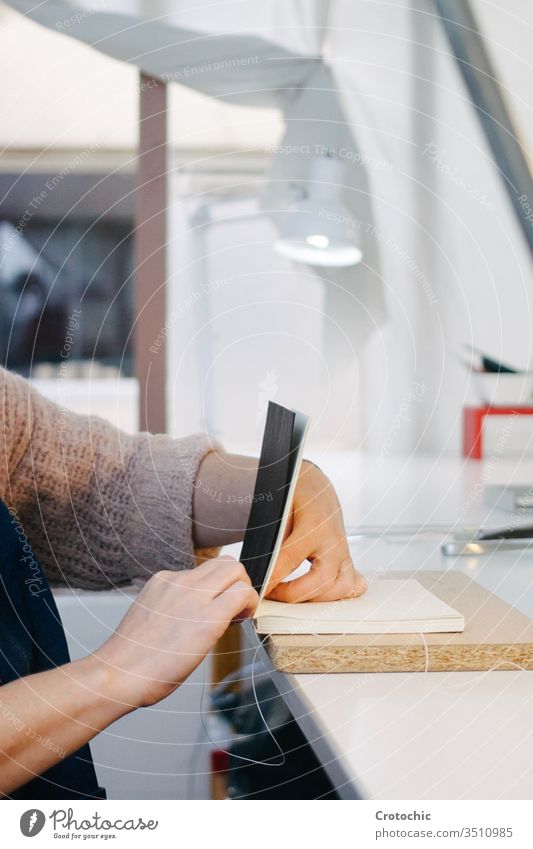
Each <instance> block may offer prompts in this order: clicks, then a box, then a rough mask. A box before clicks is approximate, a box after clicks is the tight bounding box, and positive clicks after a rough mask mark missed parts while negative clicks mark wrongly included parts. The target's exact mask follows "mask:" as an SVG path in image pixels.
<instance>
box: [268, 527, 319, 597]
mask: <svg viewBox="0 0 533 849" xmlns="http://www.w3.org/2000/svg"><path fill="white" fill-rule="evenodd" d="M308 555H309V546H308V545H307V546H306V544H305V538H304V537H301V536H300V537H298V536H297V535H296V534H294V533H293V534H290V535H289V536H288V537H287V539H286V540H285V542H284V543H283V545H282V546H281V549H280V552H279V554H278V557H277V560H276V565H275V566H274V571H273V573H272V576H271V578H270V581H269V583H268V588H267V593H268V592H270V591H271V590H273V589H274V587H276V586H277V585H278V584H279V582H280V581H282V580H283V579H284V578H286V577H287V576H288V575H290V574H292V572H294V570H295V569H297V568H298V566H300V564H301V563H303V561H304V560H306V559H307V557H308Z"/></svg>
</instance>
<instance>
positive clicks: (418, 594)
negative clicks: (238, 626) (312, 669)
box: [255, 578, 465, 634]
mask: <svg viewBox="0 0 533 849" xmlns="http://www.w3.org/2000/svg"><path fill="white" fill-rule="evenodd" d="M255 619H256V626H257V631H258V633H259V634H387V633H389V634H410V633H418V634H431V633H435V632H439V631H442V632H448V631H463V630H464V627H465V622H464V617H463V616H462V614H460V613H458V612H457V611H456V610H454V609H453V608H452V607H450V606H449V605H447V604H446V603H445V602H444V601H441V599H440V598H437V596H436V595H433V593H432V592H430V591H429V590H427V589H426V588H425V587H423V586H422V584H420V583H419V582H418V581H416V580H414V579H412V578H408V579H402V580H397V579H394V578H377V579H376V580H374V581H370V582H369V587H368V590H367V591H366V593H365V594H364V595H362V596H360V597H359V598H351V599H344V600H341V601H330V602H321V601H319V602H313V601H311V602H302V603H301V604H284V603H282V602H279V601H269V600H268V599H263V600H262V601H261V602H260V604H259V606H258V608H257V610H256V612H255Z"/></svg>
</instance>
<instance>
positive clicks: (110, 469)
mask: <svg viewBox="0 0 533 849" xmlns="http://www.w3.org/2000/svg"><path fill="white" fill-rule="evenodd" d="M0 403H1V408H0V498H2V499H3V501H5V502H6V503H7V505H8V506H9V507H10V508H11V511H12V514H13V516H14V517H16V519H17V520H18V521H19V522H20V523H21V525H22V527H23V528H24V533H25V534H26V536H27V538H28V540H29V542H30V544H31V546H32V548H33V551H34V552H35V554H36V555H37V557H38V558H39V559H40V561H41V563H42V565H43V567H44V569H45V570H46V572H47V575H48V578H49V579H50V580H51V581H53V582H59V583H67V584H70V585H72V586H76V587H84V588H87V589H102V588H108V587H111V586H114V585H117V584H123V583H126V582H129V581H130V580H131V579H133V578H148V577H150V575H151V574H152V573H153V572H156V571H158V570H159V569H183V568H188V567H191V566H193V565H194V563H195V552H194V548H193V533H192V496H193V488H194V482H195V478H196V474H197V471H198V467H199V465H200V462H201V460H202V458H203V456H204V455H205V454H206V453H207V452H208V451H209V450H211V449H212V448H213V447H214V446H213V444H212V443H211V441H210V440H209V438H208V437H206V436H203V435H195V436H190V437H187V438H184V439H171V438H170V437H168V436H162V435H157V436H156V435H151V434H148V433H141V434H138V435H134V436H132V435H129V434H126V433H123V432H122V431H120V430H117V429H116V428H115V427H113V426H112V425H110V424H108V423H107V422H106V421H104V420H102V419H100V418H97V417H87V416H80V415H76V414H74V413H70V412H68V411H66V410H64V409H63V408H62V407H59V406H57V405H56V404H53V403H52V402H51V401H48V400H47V399H45V398H43V397H42V395H40V394H39V393H38V392H37V391H36V390H35V389H34V388H33V387H31V385H30V384H29V383H28V381H25V380H24V379H23V378H20V377H18V376H15V375H13V374H11V373H9V372H6V371H5V370H4V369H1V368H0Z"/></svg>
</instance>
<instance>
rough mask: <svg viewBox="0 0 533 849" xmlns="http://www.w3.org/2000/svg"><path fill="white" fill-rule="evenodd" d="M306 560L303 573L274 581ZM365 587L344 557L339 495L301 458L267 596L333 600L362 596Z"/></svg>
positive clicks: (346, 551) (345, 548) (289, 599)
mask: <svg viewBox="0 0 533 849" xmlns="http://www.w3.org/2000/svg"><path fill="white" fill-rule="evenodd" d="M304 560H309V561H310V563H311V568H310V570H309V572H307V573H306V574H305V575H302V576H301V577H300V578H295V579H294V580H292V581H289V582H287V583H280V582H281V581H282V580H283V579H284V578H286V577H287V576H288V575H290V574H291V573H292V572H294V570H295V569H296V568H297V567H298V566H299V565H300V564H301V563H303V561H304ZM366 588H367V583H366V581H365V579H364V578H363V576H362V575H361V574H360V573H359V572H357V570H356V569H355V567H354V564H353V561H352V558H351V556H350V549H349V548H348V541H347V539H346V534H345V531H344V521H343V518H342V510H341V506H340V504H339V499H338V498H337V494H336V492H335V490H334V488H333V485H332V484H331V482H330V481H329V480H328V478H327V477H326V476H325V474H324V473H323V472H322V471H321V470H320V469H319V468H318V467H317V466H314V465H313V464H312V463H309V462H306V461H305V460H304V462H303V463H302V468H301V471H300V476H299V478H298V482H297V485H296V490H295V494H294V501H293V505H292V516H291V521H290V523H289V529H288V535H287V536H286V538H285V541H284V543H283V545H282V547H281V551H280V553H279V556H278V560H277V562H276V566H275V569H274V573H273V576H272V579H271V581H270V583H269V587H268V590H267V595H268V598H270V599H273V600H275V601H287V602H298V601H311V600H312V601H336V600H338V599H341V598H354V597H356V596H359V595H362V593H364V592H365V590H366Z"/></svg>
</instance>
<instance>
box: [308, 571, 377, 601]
mask: <svg viewBox="0 0 533 849" xmlns="http://www.w3.org/2000/svg"><path fill="white" fill-rule="evenodd" d="M367 588H368V584H367V582H366V580H365V578H364V577H363V576H362V575H361V573H360V572H358V571H357V570H356V569H354V566H353V563H350V564H349V567H348V568H345V569H343V570H342V571H341V572H339V574H338V576H337V580H336V581H335V583H334V584H333V586H332V587H328V588H325V589H324V590H322V591H320V592H319V593H318V595H316V596H314V597H313V598H312V599H310V601H340V600H341V599H344V598H358V596H360V595H363V593H365V592H366V590H367Z"/></svg>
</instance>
